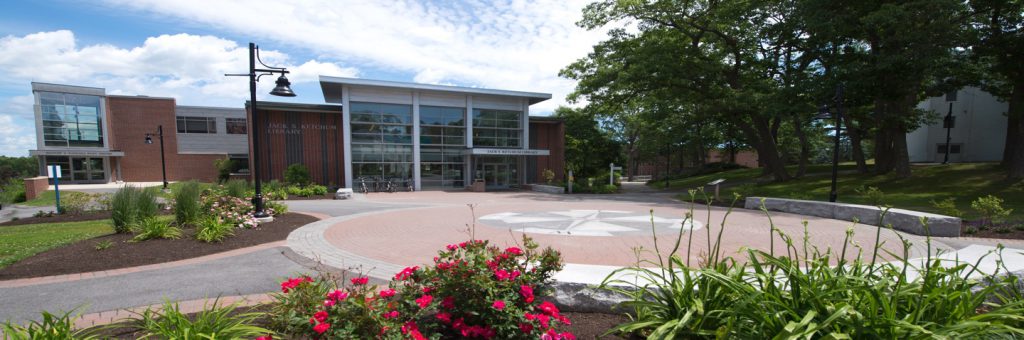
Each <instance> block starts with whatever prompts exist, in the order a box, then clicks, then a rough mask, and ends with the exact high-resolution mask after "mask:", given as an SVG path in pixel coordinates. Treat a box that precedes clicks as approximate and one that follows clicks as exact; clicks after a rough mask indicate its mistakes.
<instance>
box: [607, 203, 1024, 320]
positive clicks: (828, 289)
mask: <svg viewBox="0 0 1024 340" xmlns="http://www.w3.org/2000/svg"><path fill="white" fill-rule="evenodd" d="M693 196H695V193H694V192H691V197H693ZM734 204H735V202H734ZM710 209H711V208H710V206H708V210H709V211H710ZM762 211H764V212H765V214H767V213H768V212H767V210H765V209H764V208H763V207H762ZM729 212H731V209H730V211H729ZM729 212H727V213H726V217H725V218H727V216H728V213H729ZM883 214H884V213H883ZM692 216H693V211H692V208H691V211H690V212H689V213H688V214H687V215H686V218H687V219H692V218H693V217H692ZM769 217H770V216H769ZM722 225H723V226H724V225H725V224H724V223H723V224H722ZM925 227H926V228H927V226H925ZM766 228H768V230H769V231H770V234H769V235H770V237H772V242H774V241H775V238H776V237H777V238H778V239H780V240H781V241H782V242H783V246H784V249H785V253H784V254H783V253H779V254H776V253H775V251H774V249H775V248H774V247H769V249H772V250H771V251H770V252H767V253H766V252H763V251H760V250H755V249H746V250H745V251H744V252H745V254H744V255H745V257H746V261H744V262H740V261H737V260H735V259H733V258H731V257H728V256H726V257H722V254H721V251H720V240H721V235H722V233H724V232H725V228H721V229H719V231H718V235H717V237H716V236H715V235H712V233H711V230H710V229H709V230H707V233H708V235H707V238H708V240H709V248H710V251H709V254H708V255H707V258H706V261H705V262H704V263H702V264H700V265H699V267H692V266H691V265H690V263H689V260H688V259H687V260H683V259H682V258H681V257H680V256H679V255H677V251H678V250H679V249H680V245H681V243H682V242H683V241H684V237H683V236H684V232H685V231H684V230H681V231H680V233H679V234H678V235H677V236H676V239H675V243H674V246H673V248H672V249H671V250H670V251H669V252H668V254H669V255H668V256H667V257H666V256H661V255H657V254H662V253H661V251H660V249H659V248H658V242H657V241H655V243H654V244H655V250H654V254H653V255H655V257H653V258H655V260H644V261H638V264H637V265H636V266H633V267H631V268H625V269H622V270H618V271H616V272H614V273H612V274H611V275H609V276H608V278H606V279H605V281H604V282H603V283H602V287H604V288H605V289H609V290H612V291H614V292H617V293H620V294H625V295H626V296H629V297H630V300H629V301H627V302H625V303H623V304H622V306H624V307H627V308H630V309H632V310H633V311H634V312H635V315H636V318H635V319H633V320H632V321H630V322H627V323H624V324H622V325H619V326H617V327H616V328H614V329H613V331H621V332H626V333H634V334H638V335H641V336H646V337H648V338H653V339H673V338H709V337H716V338H735V339H767V338H776V339H797V338H829V339H851V338H852V339H861V338H883V339H895V338H901V339H904V338H997V337H1008V338H1016V337H1021V336H1024V330H1022V329H1021V326H1022V325H1024V300H1022V293H1021V289H1020V286H1019V285H1020V283H1021V281H1020V279H1019V278H1018V277H1016V276H1012V275H1008V276H1007V275H1000V276H995V275H988V276H986V277H984V278H982V279H974V278H970V276H971V274H973V273H977V271H978V268H977V267H975V265H972V264H958V265H953V266H951V265H948V264H946V263H944V261H946V260H943V259H942V258H941V257H940V255H941V254H937V255H936V254H932V248H931V239H930V238H928V239H927V241H926V246H927V247H928V255H926V258H924V259H923V260H922V261H920V262H918V261H917V260H911V259H910V243H909V241H908V240H905V239H904V240H903V249H902V253H899V252H897V253H896V254H892V255H893V256H894V257H896V258H897V259H901V260H897V261H892V262H876V260H877V255H878V253H879V252H883V251H884V250H882V248H881V244H880V243H879V241H878V236H877V234H876V241H875V245H874V248H873V249H872V250H870V251H869V252H868V253H866V254H864V253H862V252H861V251H859V250H858V251H857V253H856V254H852V253H848V251H852V249H854V248H855V245H854V244H853V243H852V242H851V239H852V237H853V230H852V229H848V230H847V234H846V239H845V240H844V243H843V247H842V249H841V250H833V249H827V250H825V251H821V250H820V249H817V248H816V247H814V246H813V245H811V241H810V239H809V238H808V237H807V236H805V237H804V239H803V244H802V245H801V244H799V243H797V242H794V240H793V238H792V237H790V236H788V235H786V234H784V233H782V231H781V230H779V229H777V228H775V226H774V225H771V224H769V225H768V226H766ZM805 228H806V224H805ZM882 229H883V227H878V229H877V232H878V233H880V232H881V230H882ZM805 235H806V234H805ZM657 236H658V235H656V234H655V235H654V236H653V237H654V238H655V239H657ZM692 236H693V233H689V234H688V236H687V237H686V240H685V242H687V248H690V247H689V245H690V244H691V242H692ZM710 240H716V241H715V242H714V245H711V243H710ZM847 246H850V247H847ZM856 248H857V249H859V247H856ZM848 255H856V256H854V257H853V260H849V259H848ZM861 255H865V256H861ZM992 255H994V256H1001V253H1000V252H996V253H995V254H992ZM801 256H802V258H801ZM867 257H869V258H870V261H868V260H866V259H865V258H867ZM687 258H688V257H687ZM1002 269H1005V267H1004V268H1002ZM911 270H912V271H915V272H916V273H917V275H908V271H911ZM623 273H626V274H627V276H628V274H632V275H635V276H629V277H630V279H628V280H624V279H618V278H616V277H619V275H622V274H623Z"/></svg>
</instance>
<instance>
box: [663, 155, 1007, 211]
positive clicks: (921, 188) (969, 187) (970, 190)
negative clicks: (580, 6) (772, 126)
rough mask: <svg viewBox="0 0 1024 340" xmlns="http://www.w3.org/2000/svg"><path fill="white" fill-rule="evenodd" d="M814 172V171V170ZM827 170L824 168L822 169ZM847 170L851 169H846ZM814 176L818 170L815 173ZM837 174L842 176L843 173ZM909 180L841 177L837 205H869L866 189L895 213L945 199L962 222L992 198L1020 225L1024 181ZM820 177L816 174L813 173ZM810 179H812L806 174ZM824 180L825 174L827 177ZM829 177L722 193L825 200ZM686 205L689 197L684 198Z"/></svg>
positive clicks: (686, 182) (920, 168)
mask: <svg viewBox="0 0 1024 340" xmlns="http://www.w3.org/2000/svg"><path fill="white" fill-rule="evenodd" d="M816 168H818V166H816ZM825 168H828V166H825ZM849 169H853V168H852V166H849ZM816 170H817V169H816ZM840 170H846V169H845V168H841V169H840ZM912 171H913V175H912V176H911V177H910V178H905V179H897V178H895V177H894V176H892V175H885V176H871V175H858V174H840V175H839V179H838V181H837V182H838V184H837V187H838V196H839V202H845V203H856V204H871V201H870V200H869V198H868V197H867V196H866V195H862V194H861V193H859V192H858V190H861V189H863V188H866V187H877V188H879V189H880V190H881V191H882V192H884V193H885V196H884V201H883V202H884V203H885V204H887V205H891V206H893V207H896V208H903V209H910V210H917V211H925V212H932V213H941V211H939V210H938V209H936V208H935V207H934V206H932V203H931V202H932V201H940V200H943V199H945V198H947V197H953V198H954V199H956V205H957V208H958V209H960V210H961V211H963V212H964V218H966V219H977V218H978V217H979V215H978V213H977V212H976V211H974V210H973V209H971V202H972V201H974V200H975V199H977V198H978V197H981V196H985V195H990V194H991V195H995V196H996V197H999V198H1002V199H1003V200H1004V201H1005V202H1004V205H1003V206H1004V207H1005V208H1009V209H1013V213H1012V214H1011V219H1016V220H1020V219H1024V181H1008V180H1006V172H1005V170H1004V169H1002V168H1000V167H999V166H998V165H997V164H994V163H972V164H949V165H915V166H913V167H912ZM814 172H815V173H819V171H814ZM809 173H811V172H810V171H809ZM825 174H828V172H825ZM758 176H760V169H740V170H733V171H727V172H723V173H718V174H710V175H704V176H698V177H691V178H687V179H683V180H679V181H677V182H673V183H672V186H673V187H675V188H695V187H700V186H703V185H704V184H706V183H707V182H710V181H711V180H714V179H715V178H726V179H727V180H732V181H733V182H737V181H751V180H754V179H756V178H757V177H758ZM831 180H832V179H831V176H828V175H820V174H818V175H809V176H806V177H804V178H799V179H794V180H791V181H788V182H781V183H775V182H762V183H756V182H751V183H756V184H747V185H739V186H732V187H726V188H722V197H723V198H730V197H732V193H733V192H737V193H740V194H741V195H743V196H765V197H780V198H794V199H810V200H822V201H824V200H828V194H829V191H830V186H831ZM682 196H684V197H683V198H686V199H688V198H689V197H688V196H689V195H688V194H684V195H682Z"/></svg>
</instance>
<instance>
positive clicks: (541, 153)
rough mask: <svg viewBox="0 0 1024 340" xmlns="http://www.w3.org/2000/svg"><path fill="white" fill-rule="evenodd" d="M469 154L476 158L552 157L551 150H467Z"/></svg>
mask: <svg viewBox="0 0 1024 340" xmlns="http://www.w3.org/2000/svg"><path fill="white" fill-rule="evenodd" d="M467 151H468V152H467V154H470V155H476V156H550V155H551V151H549V150H533V149H485V148H473V149H469V150H467Z"/></svg>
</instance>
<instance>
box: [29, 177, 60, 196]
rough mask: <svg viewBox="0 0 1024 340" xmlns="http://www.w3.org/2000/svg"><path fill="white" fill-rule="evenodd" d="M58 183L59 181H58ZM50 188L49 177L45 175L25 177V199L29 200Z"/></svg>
mask: <svg viewBox="0 0 1024 340" xmlns="http://www.w3.org/2000/svg"><path fill="white" fill-rule="evenodd" d="M58 184H59V183H58ZM49 189H50V182H49V178H48V177H46V176H39V177H32V178H26V179H25V200H26V201H31V200H32V199H34V198H36V197H39V195H42V194H43V193H44V192H46V190H49Z"/></svg>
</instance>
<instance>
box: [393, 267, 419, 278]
mask: <svg viewBox="0 0 1024 340" xmlns="http://www.w3.org/2000/svg"><path fill="white" fill-rule="evenodd" d="M419 269H420V267H419V266H415V267H407V268H405V269H402V271H400V272H398V274H395V280H399V281H403V280H406V279H408V278H409V277H411V276H412V274H413V273H414V272H416V271H417V270H419Z"/></svg>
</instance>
